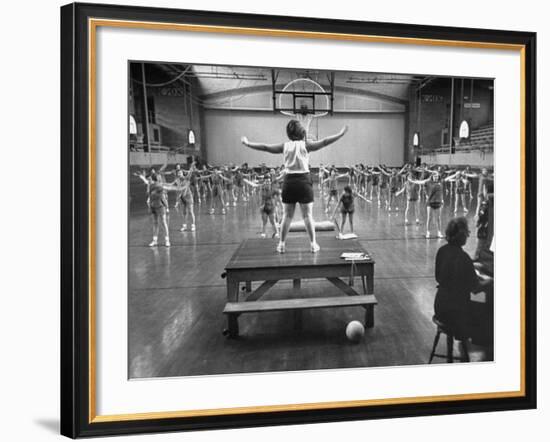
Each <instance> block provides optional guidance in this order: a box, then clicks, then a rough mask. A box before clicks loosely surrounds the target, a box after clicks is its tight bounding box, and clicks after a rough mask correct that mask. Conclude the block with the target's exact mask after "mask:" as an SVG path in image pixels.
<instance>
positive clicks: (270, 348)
mask: <svg viewBox="0 0 550 442" xmlns="http://www.w3.org/2000/svg"><path fill="white" fill-rule="evenodd" d="M132 178H133V177H132ZM315 187H316V186H315ZM342 187H343V184H342ZM130 188H131V197H132V198H131V203H130V222H129V247H130V250H129V280H128V281H129V293H128V337H129V354H128V358H129V359H128V360H129V364H128V366H129V373H128V375H129V378H147V377H168V376H189V375H213V374H224V373H252V372H267V371H295V370H312V369H335V368H353V367H383V366H396V365H411V364H414V365H416V364H426V363H427V361H428V357H429V354H430V350H431V345H432V342H433V338H434V335H435V326H434V324H433V323H432V320H431V318H432V315H433V301H434V296H435V289H436V284H435V280H434V262H435V254H436V252H437V249H438V248H439V247H440V246H442V245H443V244H445V240H442V239H426V238H425V237H424V236H423V235H424V234H425V225H424V223H425V204H424V202H423V201H422V202H421V206H420V207H421V217H420V220H421V223H420V225H418V226H417V225H415V224H413V225H409V226H405V224H404V217H403V210H404V201H403V198H402V196H401V197H400V198H399V199H398V201H399V206H400V210H399V211H398V212H393V211H392V212H388V211H386V210H385V209H384V208H378V205H377V200H376V199H373V202H372V204H369V203H366V202H364V201H362V200H360V199H359V198H356V200H355V207H356V212H355V220H354V221H355V232H356V233H357V234H358V235H359V240H360V241H361V244H362V245H363V246H364V247H365V248H366V250H368V251H369V253H370V254H371V256H372V257H373V258H374V260H375V261H376V264H375V267H374V293H375V295H376V297H377V299H378V306H377V307H376V308H375V313H374V314H375V326H374V328H372V329H366V332H365V337H364V339H363V340H362V341H361V342H360V343H359V344H353V343H351V342H349V341H347V339H346V336H345V328H346V325H347V323H348V322H349V321H351V320H360V321H362V320H363V318H364V310H363V309H362V308H357V307H346V308H338V309H319V310H306V311H304V312H303V320H302V323H303V325H302V330H301V331H296V330H295V329H294V326H293V315H292V312H290V311H286V312H285V311H283V312H265V313H261V314H254V313H252V314H247V315H243V316H241V317H240V318H239V326H240V337H239V338H238V339H227V338H226V337H224V336H223V334H222V332H223V330H224V329H225V328H226V327H227V322H226V318H225V316H224V315H223V314H222V311H223V308H224V305H225V303H226V286H225V280H224V279H222V278H221V274H222V273H223V271H224V267H225V265H226V264H227V263H228V261H229V259H230V257H231V256H232V254H233V252H234V251H235V250H236V248H237V247H238V245H239V244H240V243H241V241H242V240H243V239H245V238H252V237H259V234H260V231H261V220H260V214H259V208H258V203H257V201H254V202H250V201H249V202H247V203H245V202H241V201H239V202H238V205H237V207H228V208H227V214H226V215H221V214H219V213H218V212H219V211H218V212H217V213H216V214H215V215H210V214H208V207H209V206H208V205H207V204H205V203H204V201H203V204H202V205H198V204H197V203H195V215H196V217H197V231H196V232H179V228H180V227H181V218H179V217H178V215H177V214H175V211H173V210H172V211H171V217H170V239H171V242H172V246H171V247H170V248H167V247H164V246H159V247H155V248H150V247H148V244H149V242H150V241H151V237H152V235H151V227H150V218H149V215H148V212H147V208H146V204H145V199H146V198H145V186H144V185H143V184H140V183H139V182H137V181H136V180H133V179H132V180H131V186H130ZM474 190H475V189H474ZM315 201H316V202H315V208H314V217H315V219H316V220H317V221H320V220H324V219H326V215H325V214H324V212H323V205H322V201H321V199H320V198H319V195H318V192H317V194H316V200H315ZM467 201H468V200H467ZM173 202H174V195H173V194H171V195H170V205H171V206H173ZM475 204H476V201H475V198H474V199H472V200H471V203H470V205H471V211H470V214H469V216H468V218H469V220H470V229H471V230H472V235H471V237H470V239H469V241H468V243H467V245H466V246H465V250H466V251H467V252H469V253H470V256H472V254H473V251H474V250H475V241H476V240H475V233H474V232H475V229H474V225H473V220H472V217H473V214H472V212H473V210H475ZM458 214H459V215H462V212H461V211H460V210H459V213H458ZM452 215H453V214H452V208H451V207H450V204H449V197H448V196H447V200H446V204H445V207H444V209H443V217H442V221H443V223H442V225H443V229H444V227H445V225H446V222H447V221H448V220H449V219H450V218H451V217H452ZM295 218H296V219H301V215H300V214H299V210H297V212H296V215H295ZM348 227H349V226H346V228H348ZM346 231H347V230H346ZM267 232H268V233H269V234H270V233H271V227H270V226H269V225H268V228H267ZM302 235H305V233H292V234H290V236H289V239H288V241H289V242H292V241H293V239H292V238H293V237H294V238H296V237H297V236H298V237H301V236H302ZM320 235H334V232H324V233H320ZM301 239H302V240H303V238H301ZM159 240H160V242H161V244H163V238H162V234H161V235H160V236H159ZM265 241H266V242H269V243H270V244H271V245H272V247H273V253H276V252H275V245H276V240H273V239H266V240H265ZM304 244H305V243H304ZM320 253H323V251H322V250H321V252H320ZM356 284H360V282H359V280H356ZM332 289H333V288H332V286H331V284H330V283H329V282H328V281H326V280H324V281H323V280H303V281H302V290H303V291H304V292H305V295H306V296H312V297H316V296H319V294H322V293H323V291H325V290H330V291H333V290H332ZM291 291H292V281H281V282H279V283H278V284H277V285H276V286H275V287H273V288H272V289H271V290H270V291H269V292H268V293H267V294H266V295H265V297H264V298H263V299H277V298H280V297H285V295H288V294H289V293H290V292H291ZM444 341H445V339H441V341H440V348H439V352H440V353H444V348H443V347H444ZM483 355H484V353H483V349H480V348H478V349H477V350H476V349H475V348H474V351H473V354H471V355H470V357H471V359H472V360H474V361H475V360H477V361H479V360H482V359H483ZM441 362H445V361H444V360H442V359H435V360H434V363H441Z"/></svg>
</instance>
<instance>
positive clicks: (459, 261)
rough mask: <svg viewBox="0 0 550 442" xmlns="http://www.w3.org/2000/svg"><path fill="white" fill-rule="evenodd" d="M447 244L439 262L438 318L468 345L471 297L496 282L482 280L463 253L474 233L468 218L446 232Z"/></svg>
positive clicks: (456, 220) (454, 221) (451, 224)
mask: <svg viewBox="0 0 550 442" xmlns="http://www.w3.org/2000/svg"><path fill="white" fill-rule="evenodd" d="M445 236H446V239H447V244H445V245H444V246H442V247H441V248H440V249H439V250H438V251H437V255H436V258H435V279H436V281H437V283H438V286H437V293H436V295H435V302H434V311H435V317H436V318H437V319H438V320H439V321H441V322H443V323H444V324H445V326H446V328H447V329H448V330H449V331H450V332H451V333H453V335H454V337H455V339H457V340H459V341H466V340H467V339H468V338H470V337H471V336H472V328H473V326H474V324H472V322H471V307H472V306H471V300H470V294H471V293H477V292H481V291H483V290H484V288H485V287H486V286H488V285H489V284H491V283H492V278H488V277H484V276H479V275H478V273H476V271H475V268H474V263H473V261H472V259H471V258H470V256H469V255H468V254H467V253H466V252H465V251H464V250H463V249H462V247H463V246H464V244H466V241H467V239H468V237H469V236H470V230H469V228H468V221H467V219H466V218H464V217H458V218H453V219H451V220H450V221H449V224H448V225H447V229H446V230H445Z"/></svg>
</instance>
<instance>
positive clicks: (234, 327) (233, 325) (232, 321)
mask: <svg viewBox="0 0 550 442" xmlns="http://www.w3.org/2000/svg"><path fill="white" fill-rule="evenodd" d="M238 318H239V315H234V314H229V315H227V330H228V331H229V337H230V338H236V337H237V336H239V319H238Z"/></svg>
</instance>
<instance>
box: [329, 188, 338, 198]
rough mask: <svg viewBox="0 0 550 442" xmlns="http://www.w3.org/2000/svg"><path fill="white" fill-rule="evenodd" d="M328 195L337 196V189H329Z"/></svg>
mask: <svg viewBox="0 0 550 442" xmlns="http://www.w3.org/2000/svg"><path fill="white" fill-rule="evenodd" d="M330 196H338V191H337V190H336V189H331V190H330Z"/></svg>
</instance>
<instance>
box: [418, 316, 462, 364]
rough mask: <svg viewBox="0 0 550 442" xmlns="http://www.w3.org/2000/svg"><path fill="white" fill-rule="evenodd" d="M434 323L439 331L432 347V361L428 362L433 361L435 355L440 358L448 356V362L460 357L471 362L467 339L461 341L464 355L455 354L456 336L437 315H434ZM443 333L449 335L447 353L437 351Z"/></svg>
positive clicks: (460, 359)
mask: <svg viewBox="0 0 550 442" xmlns="http://www.w3.org/2000/svg"><path fill="white" fill-rule="evenodd" d="M432 321H433V323H434V324H435V325H436V326H437V333H436V335H435V339H434V345H433V347H432V352H431V353H430V361H429V362H428V364H431V363H432V359H433V358H434V357H438V358H446V359H447V362H451V363H452V362H453V361H454V360H455V359H458V360H459V361H461V362H470V357H469V356H468V347H467V345H466V341H459V342H460V347H461V351H462V355H463V356H462V357H459V356H454V353H453V349H454V336H453V334H452V333H451V332H449V330H447V327H446V325H445V324H444V323H443V322H441V321H440V320H439V319H437V318H436V317H435V315H434V316H433V317H432ZM441 333H443V334H444V335H446V336H447V354H445V355H442V354H438V353H436V352H435V350H436V348H437V344H438V343H439V337H440V336H441Z"/></svg>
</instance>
